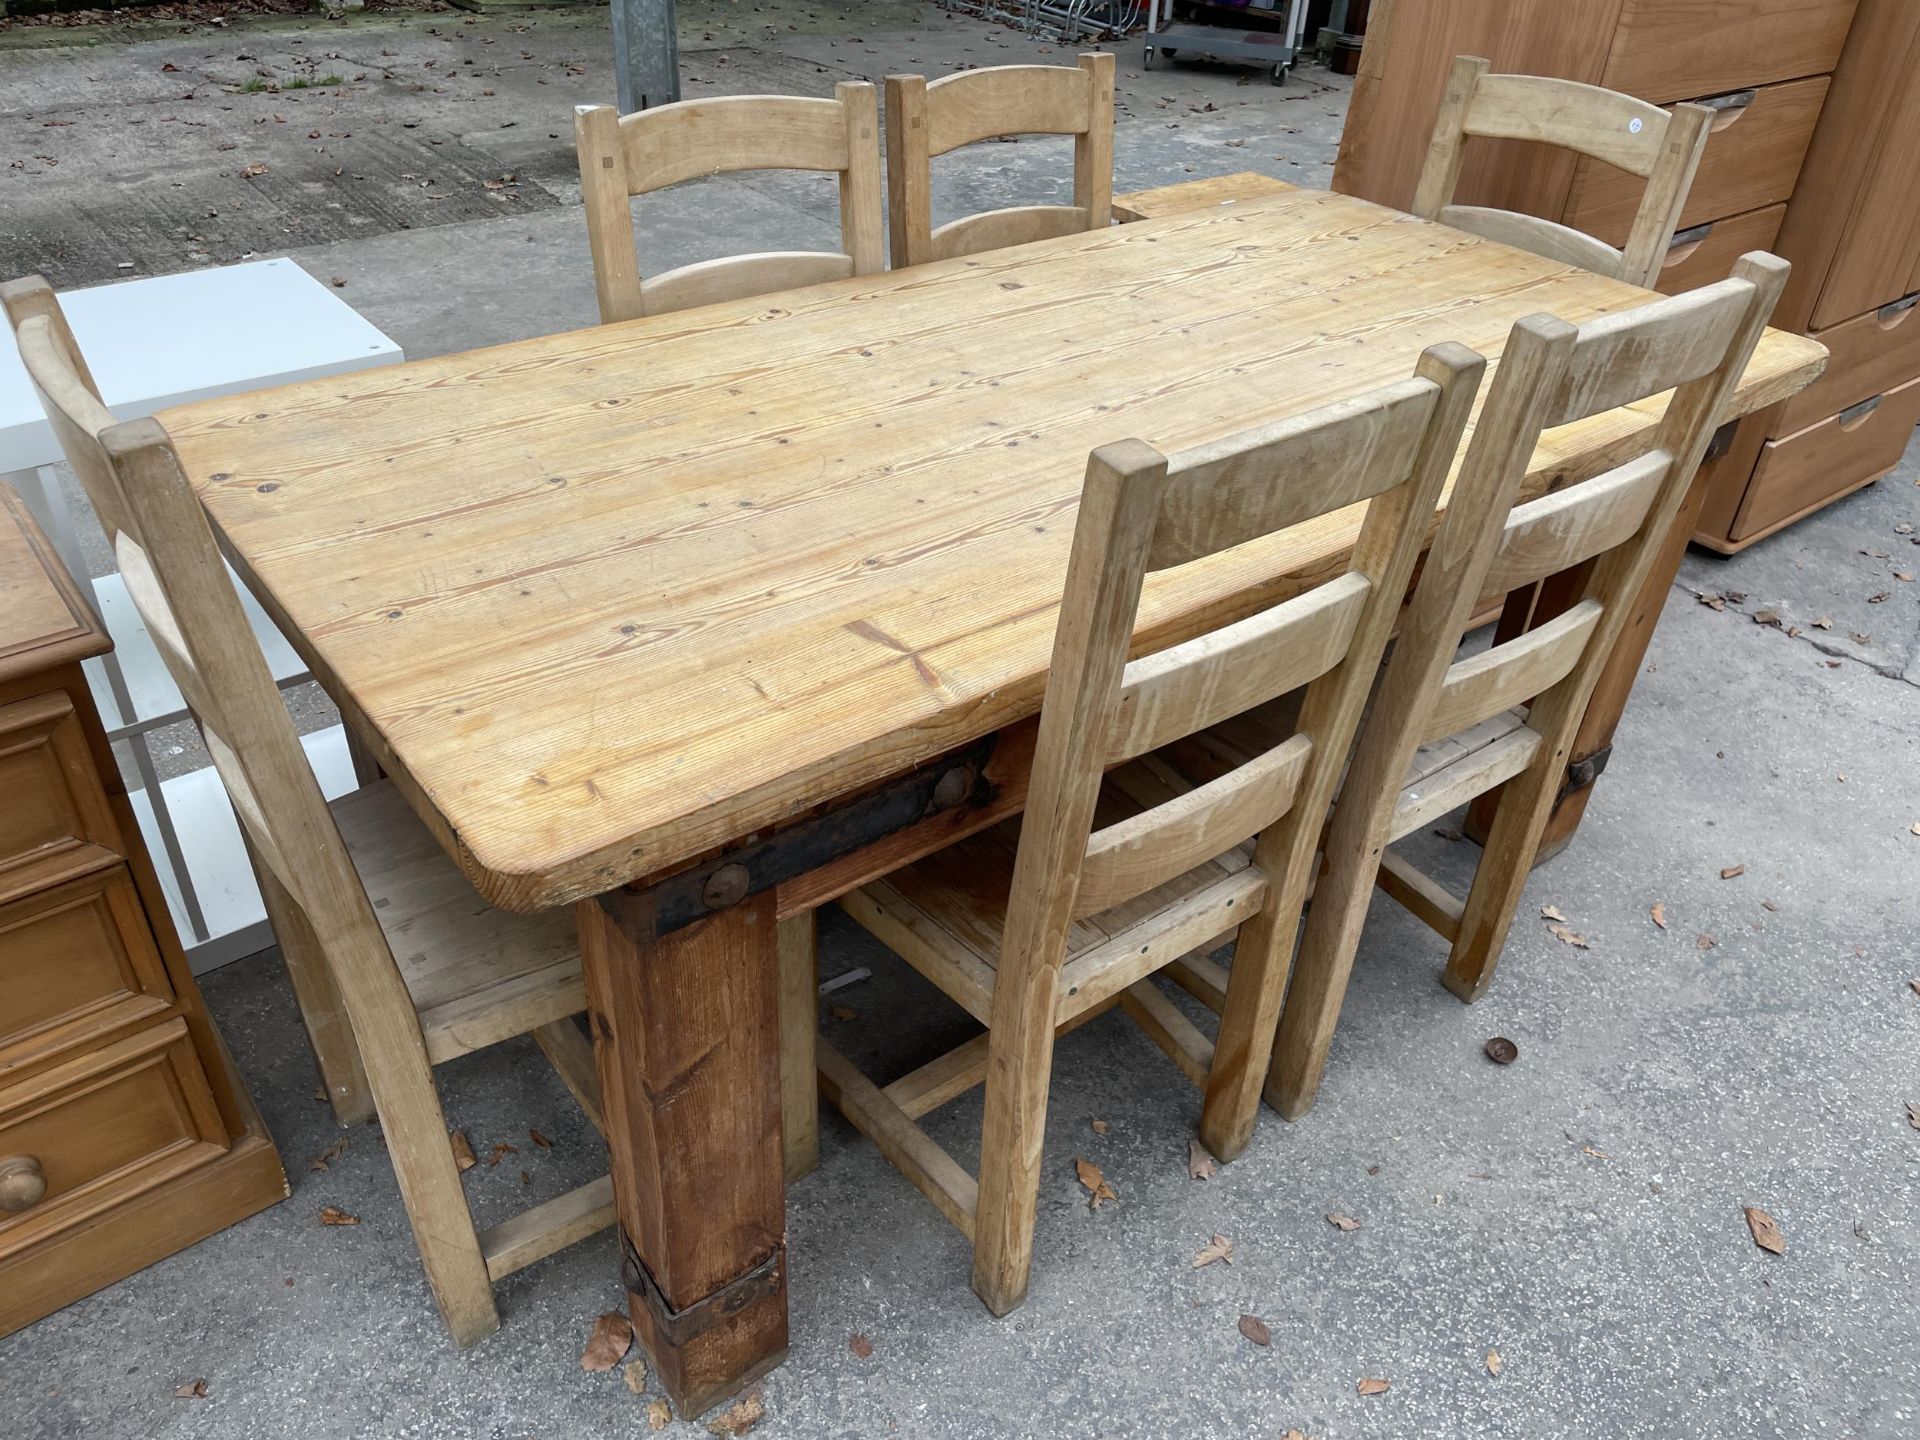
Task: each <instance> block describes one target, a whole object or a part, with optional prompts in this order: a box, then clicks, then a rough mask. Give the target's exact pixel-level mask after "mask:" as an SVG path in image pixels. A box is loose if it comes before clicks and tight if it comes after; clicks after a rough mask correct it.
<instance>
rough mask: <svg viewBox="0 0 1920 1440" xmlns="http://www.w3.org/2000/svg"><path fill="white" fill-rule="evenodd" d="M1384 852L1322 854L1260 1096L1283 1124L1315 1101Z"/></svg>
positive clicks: (1342, 849)
mask: <svg viewBox="0 0 1920 1440" xmlns="http://www.w3.org/2000/svg"><path fill="white" fill-rule="evenodd" d="M1381 828H1384V827H1381ZM1383 848H1384V847H1383V845H1381V844H1379V843H1375V844H1373V845H1347V846H1332V845H1330V846H1329V849H1330V850H1333V851H1334V852H1335V853H1332V854H1330V855H1328V857H1327V867H1328V868H1327V871H1326V873H1325V874H1323V875H1321V876H1320V877H1319V883H1318V884H1317V885H1315V887H1314V892H1313V905H1312V906H1311V908H1309V909H1308V911H1307V924H1306V928H1305V930H1304V931H1303V932H1302V933H1301V936H1300V951H1299V953H1298V954H1297V955H1296V956H1295V957H1294V961H1293V978H1292V980H1291V981H1290V983H1289V984H1288V986H1287V996H1286V1004H1285V1006H1284V1007H1283V1008H1282V1009H1281V1012H1280V1028H1279V1033H1278V1034H1277V1035H1276V1036H1275V1038H1274V1044H1273V1061H1272V1064H1271V1065H1270V1066H1269V1068H1268V1070H1267V1084H1266V1090H1265V1092H1264V1093H1265V1096H1266V1101H1267V1104H1268V1105H1270V1106H1272V1107H1273V1108H1274V1109H1275V1110H1277V1111H1278V1112H1279V1113H1280V1114H1281V1115H1282V1116H1284V1117H1285V1118H1286V1119H1288V1120H1298V1119H1299V1118H1300V1117H1301V1116H1302V1115H1305V1114H1306V1113H1307V1111H1309V1110H1311V1109H1312V1108H1313V1102H1314V1100H1315V1099H1316V1098H1317V1097H1318V1096H1319V1094H1320V1080H1321V1077H1322V1076H1323V1075H1324V1074H1325V1073H1326V1068H1327V1051H1328V1050H1329V1049H1330V1048H1331V1047H1332V1045H1333V1031H1334V1027H1335V1026H1336V1025H1337V1024H1338V1023H1339V1021H1340V1007H1341V1005H1342V1004H1343V1003H1344V1002H1345V1001H1346V998H1347V981H1348V979H1349V977H1350V976H1351V975H1352V974H1353V958H1354V954H1355V952H1356V951H1357V950H1358V949H1359V948H1360V932H1361V929H1362V927H1364V926H1365V924H1366V922H1367V906H1368V904H1369V902H1370V901H1371V900H1372V898H1373V880H1374V874H1375V872H1376V871H1377V870H1378V869H1379V864H1380V853H1381V850H1382V849H1383Z"/></svg>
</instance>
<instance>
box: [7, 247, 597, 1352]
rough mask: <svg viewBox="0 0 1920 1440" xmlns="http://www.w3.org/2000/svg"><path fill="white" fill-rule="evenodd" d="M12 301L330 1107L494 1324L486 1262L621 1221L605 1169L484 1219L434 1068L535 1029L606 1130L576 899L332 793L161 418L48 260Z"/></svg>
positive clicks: (448, 1301)
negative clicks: (113, 383)
mask: <svg viewBox="0 0 1920 1440" xmlns="http://www.w3.org/2000/svg"><path fill="white" fill-rule="evenodd" d="M0 302H4V304H5V307H6V310H7V314H8V317H9V318H10V320H11V321H12V323H13V326H14V332H15V337H16V339H17V341H18V343H19V348H20V357H21V359H22V361H23V362H24V363H25V365H26V368H27V372H28V374H29V375H30V376H31V377H32V379H33V383H34V384H35V386H36V387H37V388H38V389H39V391H40V395H41V400H42V403H43V405H44V406H45V408H46V412H47V416H48V419H49V420H50V421H51V422H52V424H53V426H54V428H55V430H56V432H57V433H58V435H59V439H60V443H61V445H62V447H63V448H64V450H65V452H66V455H67V457H68V460H69V462H70V463H71V464H72V466H73V469H74V472H75V474H76V475H78V476H79V478H80V481H81V484H82V485H83V486H84V487H85V489H86V492H87V497H88V499H89V500H90V501H92V503H93V507H94V510H95V512H96V513H97V514H98V516H99V518H100V522H101V524H102V526H103V528H104V529H105V530H106V532H107V536H108V538H109V539H110V540H111V541H112V543H113V547H114V553H115V555H116V556H117V558H118V560H119V565H120V573H121V575H122V576H123V577H124V579H125V581H126V586H127V591H128V594H129V595H130V596H131V598H132V600H133V602H134V605H135V606H136V608H137V609H138V610H139V612H140V616H141V619H142V620H143V621H145V623H146V625H147V627H148V629H149V631H150V632H151V634H152V636H153V639H154V641H155V643H156V645H157V647H158V649H159V651H160V653H161V656H162V657H163V659H164V660H165V663H166V666H167V669H168V672H169V673H170V674H171V675H172V677H173V680H174V683H175V684H176V685H178V686H179V688H180V693H181V694H182V695H183V696H184V697H185V699H186V702H187V705H188V708H189V709H190V710H191V711H192V712H193V715H194V718H195V720H196V721H198V723H199V725H200V729H201V734H202V735H203V736H204V737H205V740H206V745H207V749H208V752H209V753H210V755H211V757H212V760H213V764H214V767H215V769H216V770H217V771H218V772H219V775H220V779H221V781H222V783H223V784H224V785H225V786H226V790H227V795H228V798H229V799H230V800H231V801H232V803H233V809H234V813H235V815H236V816H237V817H238V818H239V821H240V825H241V829H242V832H243V834H244V835H245V838H246V840H247V844H248V847H249V850H250V852H251V854H252V856H253V860H254V868H255V871H256V874H257V875H258V878H259V881H260V889H261V893H262V895H263V897H264V898H265V900H266V906H267V914H268V917H269V919H270V920H271V921H272V923H273V928H274V932H275V934H276V936H277V937H278V939H279V941H280V949H281V954H282V957H283V958H284V960H285V962H286V966H287V971H288V974H289V976H290V977H291V979H292V982H293V988H294V993H295V995H296V997H297V998H298V1000H299V1004H300V1010H301V1016H302V1018H303V1019H304V1021H305V1022H306V1026H307V1033H308V1035H309V1037H310V1038H311V1040H312V1042H313V1048H314V1052H315V1055H316V1056H317V1058H318V1060H319V1064H320V1070H321V1073H322V1076H323V1078H324V1080H325V1082H326V1086H327V1091H328V1094H329V1095H330V1097H331V1098H332V1100H333V1104H334V1108H335V1111H336V1113H337V1115H338V1117H339V1118H340V1120H341V1122H342V1123H343V1124H351V1123H356V1122H359V1121H363V1120H365V1119H367V1118H369V1117H370V1116H371V1115H372V1114H374V1113H377V1114H378V1116H379V1120H380V1125H381V1129H382V1131H383V1133H384V1136H385V1139H386V1144H387V1150H388V1154H389V1156H390V1158H391V1160H392V1162H393V1168H394V1174H395V1175H396V1177H397V1178H398V1180H399V1182H400V1194H401V1199H402V1201H403V1203H404V1204H405V1206H406V1209H407V1215H408V1218H409V1219H410V1220H411V1222H412V1224H413V1233H414V1240H415V1242H416V1244H417V1245H418V1247H419V1250H420V1258H421V1261H422V1263H423V1264H424V1265H425V1267H426V1272H427V1281H428V1283H429V1285H430V1286H431V1287H432V1290H433V1295H434V1299H435V1301H436V1302H437V1303H438V1305H439V1307H440V1313H441V1315H442V1317H443V1318H444V1319H445V1321H446V1324H447V1328H448V1329H449V1330H450V1331H451V1332H452V1333H453V1338H454V1340H455V1341H456V1342H457V1343H458V1344H460V1345H463V1346H464V1345H469V1344H472V1343H473V1342H474V1341H476V1340H478V1339H480V1338H481V1337H482V1336H484V1335H487V1334H488V1333H490V1332H491V1331H493V1330H495V1329H497V1328H498V1327H499V1323H500V1320H499V1314H498V1311H497V1310H496V1308H495V1306H494V1300H493V1289H492V1286H493V1282H495V1281H497V1280H499V1279H501V1278H502V1277H504V1276H506V1275H510V1274H512V1273H513V1272H514V1271H516V1270H519V1269H521V1268H523V1267H525V1266H527V1265H530V1264H532V1263H533V1262H534V1261H536V1260H538V1259H541V1258H542V1257H544V1256H546V1255H549V1254H552V1253H553V1252H554V1251H556V1250H558V1249H560V1248H561V1247H563V1246H565V1245H568V1244H571V1243H572V1242H573V1241H575V1240H578V1239H581V1238H583V1237H585V1236H587V1235H590V1234H592V1233H594V1232H595V1231H597V1230H599V1229H601V1228H603V1227H604V1226H607V1225H610V1224H612V1223H613V1219H614V1213H613V1191H612V1185H611V1183H610V1181H609V1180H608V1179H607V1177H605V1176H602V1177H601V1178H600V1179H598V1180H595V1181H593V1182H591V1183H590V1184H587V1185H585V1186H582V1187H580V1188H578V1189H576V1190H573V1191H570V1192H568V1193H567V1194H565V1195H562V1196H559V1197H557V1198H556V1199H553V1200H550V1201H548V1202H546V1203H545V1204H542V1205H537V1206H535V1207H533V1208H532V1209H530V1210H527V1211H524V1212H522V1213H521V1214H519V1215H515V1216H512V1217H511V1218H509V1219H506V1220H503V1221H501V1222H500V1223H498V1224H496V1225H493V1226H490V1227H489V1228H488V1229H486V1230H483V1231H477V1230H476V1228H475V1226H474V1222H473V1216H472V1214H471V1212H470V1211H469V1210H468V1208H467V1202H466V1198H465V1196H464V1194H463V1193H462V1188H461V1180H460V1173H459V1170H458V1168H457V1166H456V1163H455V1159H454V1154H453V1150H452V1147H451V1145H450V1143H449V1140H448V1134H447V1125H446V1120H445V1117H444V1116H443V1115H442V1113H441V1107H440V1098H439V1094H438V1091H437V1090H436V1089H435V1086H434V1081H433V1067H434V1066H435V1065H437V1064H439V1063H441V1062H443V1061H447V1060H451V1059H453V1058H455V1057H456V1056H459V1055H464V1054H467V1053H469V1052H471V1051H474V1050H478V1049H480V1048H482V1047H484V1046H487V1045H492V1044H496V1043H498V1042H499V1041H502V1040H506V1039H510V1038H512V1037H513V1036H516V1035H527V1034H530V1035H532V1036H533V1037H534V1039H535V1040H536V1041H537V1042H538V1044H539V1045H540V1047H541V1049H542V1050H543V1051H544V1052H545V1053H546V1055H547V1057H548V1059H549V1060H551V1061H552V1063H553V1065H554V1068H555V1069H556V1070H557V1071H558V1072H559V1074H560V1077H561V1079H562V1080H563V1081H564V1082H565V1083H566V1084H567V1086H568V1088H569V1089H570V1090H572V1092H573V1094H574V1095H575V1096H576V1098H578V1099H579V1101H580V1103H581V1106H582V1107H583V1108H584V1109H585V1110H586V1112H587V1115H588V1117H589V1118H590V1119H591V1120H592V1121H593V1122H594V1124H595V1126H596V1127H600V1128H604V1126H603V1122H602V1120H601V1118H600V1110H599V1098H598V1084H597V1081H596V1079H595V1072H594V1061H593V1053H592V1047H591V1045H590V1044H589V1042H588V1040H587V1038H586V1036H585V1034H584V1033H582V1031H581V1030H580V1029H579V1027H578V1026H577V1025H576V1024H575V1023H574V1021H573V1020H572V1018H571V1017H572V1016H573V1015H575V1014H577V1013H578V1012H579V1011H581V1010H583V1009H584V1008H585V1006H586V993H585V989H584V986H583V983H582V980H581V974H580V956H579V951H578V946H577V942H576V940H575V936H574V932H573V925H572V918H571V916H570V915H569V914H568V913H567V912H565V911H558V912H550V913H547V914H541V915H511V914H507V913H506V912H504V911H499V910H493V909H489V908H487V907H486V906H485V905H484V904H482V903H481V902H480V900H479V899H478V897H477V896H476V895H475V894H474V892H473V889H472V887H471V886H470V885H469V884H468V883H467V882H466V880H465V879H464V878H463V877H462V876H461V874H460V873H459V871H458V870H457V869H456V868H455V866H454V864H453V862H452V861H451V860H449V859H448V858H447V856H446V854H445V852H444V851H443V850H442V849H441V847H440V845H439V844H438V843H437V842H436V841H435V840H434V838H433V837H432V836H431V835H430V834H429V833H428V832H427V830H426V828H425V826H423V825H422V824H421V823H420V822H419V821H418V820H417V819H415V817H414V815H413V813H412V811H411V810H410V808H409V807H408V805H407V803H406V801H405V799H404V798H403V797H402V796H401V794H400V792H399V791H398V790H396V789H395V787H394V786H393V784H392V783H390V782H382V783H380V784H378V785H376V786H374V787H372V788H370V789H366V790H360V791H356V792H355V793H353V794H351V795H348V796H346V797H344V798H342V799H341V800H339V801H338V802H336V803H335V804H334V805H333V806H332V807H331V809H329V807H328V805H327V803H326V802H325V801H324V800H323V799H322V798H321V794H320V789H319V786H318V785H317V784H316V783H315V781H314V778H313V772H312V770H311V769H310V768H309V767H308V765H307V762H306V758H305V756H304V754H303V753H302V751H301V748H300V743H299V740H298V737H297V736H296V735H295V733H294V729H293V725H292V722H291V721H290V720H289V718H288V715H287V711H286V707H285V706H284V705H283V704H282V702H281V699H280V694H279V691H278V690H276V689H275V687H274V683H273V677H272V675H271V674H270V672H269V671H268V668H267V664H266V661H265V659H264V658H263V656H262V655H261V652H260V648H259V646H258V644H257V643H256V642H255V640H254V638H253V634H252V631H251V630H250V629H249V627H248V625H247V620H246V616H245V614H244V612H243V611H242V610H241V608H240V600H239V596H238V595H237V594H236V593H235V591H234V588H233V584H232V581H231V579H230V577H229V575H228V572H227V569H226V567H225V565H224V563H223V562H222V560H221V556H220V551H219V549H218V547H217V545H216V544H215V542H214V538H213V534H212V531H211V529H210V528H209V526H208V522H207V518H206V514H205V512H204V511H203V510H202V509H201V506H200V502H199V500H198V498H197V497H196V496H195V495H194V493H193V490H192V488H191V487H190V486H189V484H188V482H187V477H186V475H185V474H184V473H183V472H182V470H181V467H180V461H179V459H178V457H177V456H176V454H175V453H174V449H173V445H172V443H171V441H170V440H169V439H168V437H167V435H166V432H165V431H164V430H162V429H161V427H160V425H159V424H158V423H157V422H156V421H153V420H150V419H143V420H135V421H130V422H127V423H125V424H120V423H116V422H115V420H114V418H113V416H112V415H111V414H110V413H108V411H107V410H106V409H105V407H104V406H102V405H101V403H100V400H99V395H98V392H97V391H96V389H95V388H94V385H93V381H92V378H91V376H90V375H89V373H88V371H87V368H86V365H85V362H84V361H83V360H82V359H81V357H80V353H79V350H78V348H77V347H76V346H75V345H74V343H73V336H72V333H71V332H70V331H69V330H68V328H67V325H66V322H65V318H64V317H63V316H62V314H61V312H60V308H59V303H58V301H57V300H56V299H55V297H54V294H53V291H52V289H51V288H50V287H48V285H47V283H46V282H45V281H44V280H41V279H39V278H38V277H34V278H32V279H28V280H20V281H14V282H11V283H9V284H7V285H5V286H0Z"/></svg>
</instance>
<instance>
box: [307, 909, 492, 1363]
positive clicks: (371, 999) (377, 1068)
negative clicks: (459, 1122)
mask: <svg viewBox="0 0 1920 1440" xmlns="http://www.w3.org/2000/svg"><path fill="white" fill-rule="evenodd" d="M366 948H367V950H368V951H369V952H370V951H371V950H372V948H373V947H372V946H371V945H369V946H367V947H366ZM380 949H381V953H379V954H377V955H376V954H372V953H366V954H362V955H359V956H351V957H343V961H344V963H345V965H347V966H351V967H353V968H354V969H355V970H356V971H358V972H359V974H361V975H363V976H369V977H372V978H374V979H375V980H376V981H384V980H385V978H386V977H385V976H384V975H382V974H381V973H380V972H381V971H382V970H384V971H386V972H388V973H390V974H391V977H392V978H391V982H390V983H379V984H370V985H368V986H366V991H367V992H368V993H364V994H361V995H359V996H358V997H354V996H351V995H350V996H349V1001H348V1003H349V1005H350V1006H351V1007H352V1011H353V1014H354V1016H355V1019H356V1020H357V1021H359V1022H360V1023H358V1024H357V1025H356V1026H355V1029H356V1030H357V1031H358V1033H359V1036H360V1054H361V1058H362V1060H363V1061H364V1063H365V1065H366V1067H367V1079H368V1081H369V1083H370V1084H371V1086H372V1089H373V1097H374V1104H375V1106H376V1107H377V1108H378V1110H379V1115H380V1129H381V1132H382V1134H383V1135H384V1137H385V1139H386V1142H387V1156H388V1158H389V1159H390V1160H391V1161H392V1163H393V1173H394V1176H395V1178H396V1179H397V1180H398V1181H399V1182H400V1199H401V1202H402V1203H403V1204H404V1205H405V1206H406V1208H407V1219H408V1220H409V1221H410V1222H411V1223H412V1225H413V1240H414V1244H415V1246H416V1247H417V1248H418V1249H419V1251H420V1263H421V1264H422V1265H423V1266H424V1267H425V1269H426V1272H427V1284H428V1286H429V1287H430V1288H431V1289H432V1291H433V1298H434V1302H435V1304H437V1305H438V1306H439V1307H440V1315H441V1318H442V1319H443V1320H444V1321H445V1322H446V1326H447V1329H448V1331H449V1332H451V1334H452V1335H453V1342H454V1344H456V1345H458V1346H460V1347H461V1348H462V1349H465V1348H466V1347H467V1346H469V1345H472V1344H473V1343H474V1342H475V1341H477V1340H481V1339H484V1338H485V1337H486V1336H488V1335H491V1334H492V1333H493V1332H494V1331H495V1330H498V1329H499V1328H500V1312H499V1310H498V1308H496V1307H495V1305H494V1303H493V1282H492V1280H491V1279H490V1278H489V1277H488V1275H487V1262H486V1257H485V1256H484V1254H483V1253H482V1252H481V1248H480V1237H479V1235H478V1234H477V1233H476V1232H475V1230H474V1225H473V1212H472V1211H470V1210H469V1209H468V1208H467V1197H466V1193H465V1191H464V1190H463V1189H462V1188H461V1185H460V1171H459V1168H458V1166H456V1165H455V1164H454V1159H453V1147H452V1146H451V1145H450V1144H448V1143H447V1119H446V1115H445V1114H444V1112H442V1110H441V1108H440V1092H439V1090H438V1089H437V1088H436V1087H435V1086H434V1083H433V1066H432V1064H431V1063H430V1062H429V1061H428V1059H427V1045H426V1041H425V1039H424V1038H423V1037H422V1036H421V1034H420V1026H419V1022H418V1021H417V1020H416V1019H415V1017H414V1014H413V1006H412V1003H411V1001H409V1000H407V998H406V987H405V984H404V982H403V981H402V980H401V979H400V975H399V972H398V971H397V970H395V969H394V968H393V957H392V956H391V955H390V954H388V953H386V951H385V947H384V946H382V947H380ZM342 983H343V988H344V987H345V986H347V985H350V984H352V981H351V980H349V979H348V977H347V976H346V975H345V974H343V976H342ZM381 991H384V992H386V993H376V992H381ZM394 992H397V993H394ZM356 998H357V1000H358V1003H355V1001H356ZM400 1005H404V1006H405V1009H404V1010H401V1009H399V1006H400Z"/></svg>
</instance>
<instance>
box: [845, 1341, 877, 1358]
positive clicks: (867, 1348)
mask: <svg viewBox="0 0 1920 1440" xmlns="http://www.w3.org/2000/svg"><path fill="white" fill-rule="evenodd" d="M847 1348H848V1349H849V1350H851V1351H853V1353H854V1354H855V1355H856V1356H858V1357H859V1358H860V1359H862V1360H870V1359H872V1358H873V1341H871V1340H869V1339H868V1338H867V1337H866V1336H864V1335H849V1336H848V1337H847Z"/></svg>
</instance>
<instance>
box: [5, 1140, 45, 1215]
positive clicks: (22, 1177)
mask: <svg viewBox="0 0 1920 1440" xmlns="http://www.w3.org/2000/svg"><path fill="white" fill-rule="evenodd" d="M46 1193H47V1177H46V1175H45V1174H44V1173H43V1172H42V1171H41V1169H40V1157H39V1156H37V1155H8V1156H6V1157H5V1158H0V1210H4V1211H5V1212H6V1213H7V1214H9V1215H17V1214H19V1213H20V1212H21V1211H22V1210H31V1209H32V1208H33V1207H34V1206H36V1205H38V1204H39V1203H40V1201H41V1199H42V1198H43V1197H44V1196H45V1195H46Z"/></svg>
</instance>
